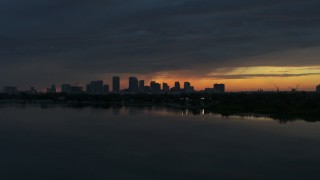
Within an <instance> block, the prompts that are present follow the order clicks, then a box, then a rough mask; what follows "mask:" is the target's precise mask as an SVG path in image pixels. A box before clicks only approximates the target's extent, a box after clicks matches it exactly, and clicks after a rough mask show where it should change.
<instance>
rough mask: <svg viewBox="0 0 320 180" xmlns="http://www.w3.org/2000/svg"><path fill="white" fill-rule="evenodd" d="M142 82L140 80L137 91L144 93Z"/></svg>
mask: <svg viewBox="0 0 320 180" xmlns="http://www.w3.org/2000/svg"><path fill="white" fill-rule="evenodd" d="M144 90H145V89H144V80H140V81H139V91H140V92H144Z"/></svg>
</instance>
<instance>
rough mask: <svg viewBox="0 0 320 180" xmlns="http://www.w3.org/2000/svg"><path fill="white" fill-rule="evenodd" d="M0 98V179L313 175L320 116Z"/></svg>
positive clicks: (318, 162) (319, 157)
mask: <svg viewBox="0 0 320 180" xmlns="http://www.w3.org/2000/svg"><path fill="white" fill-rule="evenodd" d="M199 112H200V114H199V115H194V114H193V113H191V112H190V111H186V110H184V111H181V110H177V109H169V108H165V107H111V108H90V107H87V108H69V107H62V106H55V107H50V108H41V107H40V105H1V106H0V114H1V118H0V140H1V148H0V154H1V155H0V156H1V161H0V165H1V167H0V172H1V173H0V179H5V180H7V179H8V180H9V179H24V180H25V179H32V180H34V179H90V180H94V179H139V180H141V179H148V180H149V179H165V180H168V179H184V180H187V179H319V178H320V174H319V167H320V123H310V122H304V121H294V122H288V123H286V124H281V123H279V122H278V121H275V120H273V119H269V118H255V117H237V116H232V117H222V116H220V115H217V114H205V112H202V111H199Z"/></svg>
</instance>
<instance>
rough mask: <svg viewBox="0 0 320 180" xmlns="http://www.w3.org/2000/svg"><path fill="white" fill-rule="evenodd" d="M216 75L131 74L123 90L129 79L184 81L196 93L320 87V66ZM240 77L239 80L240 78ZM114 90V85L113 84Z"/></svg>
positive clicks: (219, 72) (251, 69)
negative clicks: (218, 86) (217, 88)
mask: <svg viewBox="0 0 320 180" xmlns="http://www.w3.org/2000/svg"><path fill="white" fill-rule="evenodd" d="M213 72H214V73H208V74H207V76H205V77H203V76H202V77H199V76H198V75H195V73H194V72H193V71H171V72H158V73H155V74H150V75H138V74H136V75H129V74H122V75H120V76H121V89H125V88H127V87H128V77H129V76H136V77H137V78H138V79H139V80H141V79H143V80H145V85H149V84H150V82H151V81H156V82H158V83H160V84H161V85H162V83H164V82H165V83H168V84H169V86H170V88H171V87H173V85H174V83H175V82H176V81H179V82H180V86H181V87H182V88H183V84H184V82H186V81H188V82H190V83H191V85H192V86H194V87H195V89H196V90H204V89H205V88H212V87H213V84H215V83H224V84H225V85H226V91H228V92H234V91H256V90H258V89H263V90H265V91H274V90H276V88H275V85H276V86H278V87H279V88H280V90H281V91H288V90H289V89H290V88H291V87H295V86H296V85H297V84H299V85H300V88H299V89H300V90H305V91H315V87H316V86H317V85H318V84H320V66H309V67H271V66H260V67H237V68H229V69H216V70H214V71H213ZM237 77H238V78H237ZM109 84H110V85H111V86H110V88H112V83H111V82H109Z"/></svg>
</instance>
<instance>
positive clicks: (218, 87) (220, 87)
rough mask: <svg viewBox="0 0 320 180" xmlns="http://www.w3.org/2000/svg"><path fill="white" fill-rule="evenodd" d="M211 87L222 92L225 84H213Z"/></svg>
mask: <svg viewBox="0 0 320 180" xmlns="http://www.w3.org/2000/svg"><path fill="white" fill-rule="evenodd" d="M213 89H215V90H216V91H218V92H220V93H224V92H225V85H224V84H214V85H213Z"/></svg>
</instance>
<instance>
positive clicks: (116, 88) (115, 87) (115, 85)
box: [112, 76, 120, 93]
mask: <svg viewBox="0 0 320 180" xmlns="http://www.w3.org/2000/svg"><path fill="white" fill-rule="evenodd" d="M112 92H114V93H118V92H120V77H119V76H113V77H112Z"/></svg>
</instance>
